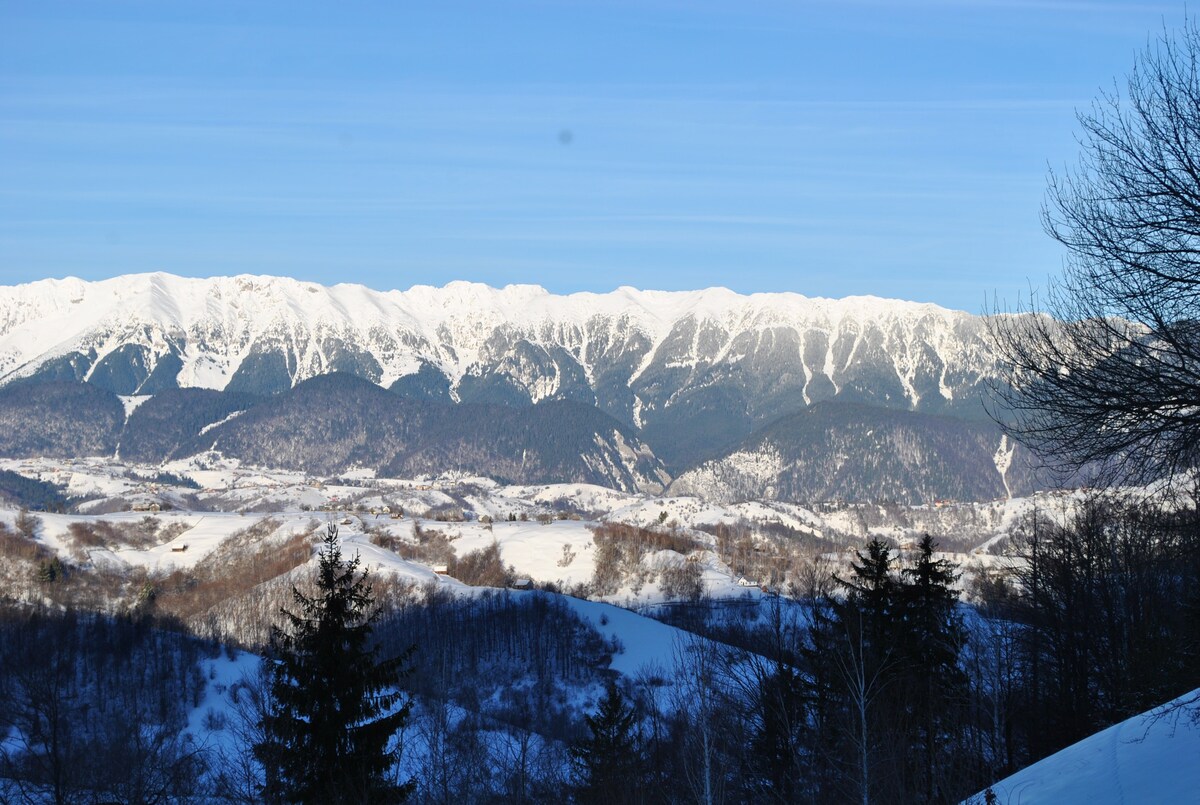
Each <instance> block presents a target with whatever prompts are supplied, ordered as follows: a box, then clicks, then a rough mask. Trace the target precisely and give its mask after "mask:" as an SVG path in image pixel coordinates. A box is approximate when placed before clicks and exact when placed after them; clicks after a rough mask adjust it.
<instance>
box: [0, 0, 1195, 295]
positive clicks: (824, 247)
mask: <svg viewBox="0 0 1200 805" xmlns="http://www.w3.org/2000/svg"><path fill="white" fill-rule="evenodd" d="M1183 14H1184V7H1183V5H1182V4H1163V3H1148V2H1147V3H1118V2H1113V3H1109V2H1074V1H1073V0H1057V1H1051V0H1047V1H1045V2H1042V1H1041V0H992V1H989V0H975V1H973V2H968V0H959V1H956V0H940V1H939V0H927V1H926V2H903V0H892V1H891V2H887V1H885V0H878V1H875V2H872V1H871V0H861V1H857V0H827V1H826V2H806V1H805V0H791V1H790V2H784V1H783V0H778V1H777V2H756V1H755V0H736V1H735V0H730V1H729V2H716V1H715V0H638V1H637V2H634V0H607V1H606V2H588V1H587V0H569V1H568V0H561V2H556V1H552V0H545V1H544V2H499V0H490V1H488V2H485V1H484V0H480V2H474V3H464V2H455V1H454V0H438V2H430V3H426V2H388V3H382V2H381V3H367V2H345V3H305V2H294V1H293V2H253V3H246V2H236V3H223V2H202V3H188V2H169V3H166V2H158V1H157V0H155V1H154V2H118V1H117V0H106V2H86V3H60V2H33V1H32V0H30V1H29V2H11V1H10V0H0V284H12V283H18V282H27V281H30V280H35V279H40V278H43V277H61V276H67V275H75V276H80V277H84V278H88V279H95V278H102V277H109V276H113V275H116V274H122V273H128V272H140V271H158V270H162V271H169V272H172V273H177V274H183V275H190V276H208V275H215V274H235V273H264V274H283V275H289V276H295V277H298V278H302V279H308V280H314V281H317V282H322V283H326V284H328V283H334V282H343V281H345V282H360V283H363V284H366V285H369V286H371V287H375V288H407V287H409V286H410V285H413V284H418V283H424V284H435V285H440V284H443V283H445V282H449V281H451V280H455V279H466V280H473V281H479V282H486V283H489V284H492V285H505V284H508V283H537V284H540V285H544V286H545V287H547V288H549V289H550V290H552V291H555V292H568V291H575V290H594V291H605V290H611V289H613V288H615V287H617V286H620V285H633V286H637V287H642V288H664V289H684V288H696V287H706V286H710V285H724V286H727V287H730V288H733V289H734V290H736V291H740V292H754V291H781V290H788V291H796V292H799V293H803V294H806V295H810V296H846V295H851V294H875V295H879V296H891V297H900V298H907V299H915V300H919V301H931V302H937V303H939V304H943V305H947V306H950V307H956V308H961V309H965V310H969V311H972V312H979V311H981V310H982V309H983V307H984V305H985V299H988V298H990V297H991V295H992V294H993V293H998V294H999V296H1000V297H1001V298H1006V299H1009V300H1012V299H1014V298H1015V296H1016V294H1017V293H1018V292H1022V291H1027V290H1028V289H1029V287H1030V286H1031V285H1032V286H1033V287H1039V286H1041V285H1042V284H1044V282H1045V279H1046V277H1047V276H1048V275H1052V274H1054V273H1056V272H1057V271H1058V269H1059V266H1060V264H1061V252H1060V250H1059V249H1058V247H1057V246H1056V245H1055V244H1053V243H1052V242H1051V241H1050V240H1049V239H1048V238H1047V237H1046V236H1045V234H1044V233H1043V232H1042V230H1041V226H1040V224H1039V220H1038V212H1039V208H1040V205H1041V202H1042V198H1043V195H1044V190H1045V181H1046V171H1047V167H1048V166H1049V165H1054V166H1057V167H1061V166H1062V165H1064V164H1067V163H1070V162H1072V161H1073V160H1074V159H1075V155H1076V153H1077V147H1076V143H1075V140H1074V137H1075V134H1076V132H1077V126H1076V123H1075V110H1076V109H1078V108H1085V107H1087V106H1088V105H1089V104H1090V102H1091V100H1092V98H1094V97H1095V95H1096V94H1097V92H1098V91H1099V90H1100V89H1101V88H1102V87H1111V86H1112V83H1113V81H1114V80H1119V79H1121V77H1122V76H1124V75H1125V73H1126V72H1127V71H1128V70H1129V68H1130V67H1131V66H1132V64H1133V60H1134V58H1135V54H1136V52H1137V51H1138V50H1139V49H1140V48H1143V47H1144V46H1145V45H1146V43H1147V41H1148V39H1149V38H1150V37H1151V36H1154V35H1156V34H1157V33H1159V32H1161V30H1162V27H1163V24H1164V21H1165V23H1166V24H1167V25H1169V26H1176V25H1178V24H1180V23H1181V22H1182V20H1183Z"/></svg>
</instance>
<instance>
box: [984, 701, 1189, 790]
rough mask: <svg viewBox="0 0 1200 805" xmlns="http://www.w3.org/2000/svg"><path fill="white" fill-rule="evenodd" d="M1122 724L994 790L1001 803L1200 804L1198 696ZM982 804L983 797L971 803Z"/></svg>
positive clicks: (1083, 741) (1093, 736)
mask: <svg viewBox="0 0 1200 805" xmlns="http://www.w3.org/2000/svg"><path fill="white" fill-rule="evenodd" d="M1172 704H1174V705H1178V706H1177V707H1172V706H1171V705H1167V706H1164V707H1162V708H1156V709H1154V710H1151V711H1149V712H1147V713H1143V714H1142V715H1139V716H1134V717H1133V718H1130V719H1127V720H1126V721H1122V722H1121V723H1120V724H1116V725H1114V726H1112V727H1109V728H1108V729H1106V730H1102V731H1100V732H1098V733H1096V734H1095V735H1092V736H1091V737H1089V738H1085V739H1083V740H1082V741H1080V742H1079V743H1077V744H1074V745H1072V746H1068V747H1067V748H1066V749H1063V750H1062V751H1061V752H1056V753H1055V754H1053V755H1051V756H1050V757H1048V758H1044V759H1042V760H1041V761H1039V762H1037V763H1034V764H1033V765H1032V766H1028V767H1026V768H1024V769H1022V770H1021V771H1019V772H1017V773H1016V774H1014V775H1012V776H1011V777H1008V778H1006V779H1004V780H1001V781H1000V782H998V783H996V784H995V785H993V786H992V789H991V790H992V791H993V792H994V793H995V794H996V801H997V802H999V803H1014V804H1015V803H1020V805H1039V804H1040V803H1045V805H1073V803H1080V805H1107V803H1113V805H1117V804H1118V803H1129V805H1135V803H1152V802H1153V803H1184V802H1198V801H1200V763H1198V762H1197V761H1198V760H1200V690H1194V691H1192V692H1191V693H1189V694H1187V695H1185V696H1182V697H1180V698H1179V699H1176V700H1175V702H1173V703H1172ZM969 802H972V803H975V802H979V803H982V802H984V795H983V794H980V795H978V796H977V797H975V798H973V799H972V800H969Z"/></svg>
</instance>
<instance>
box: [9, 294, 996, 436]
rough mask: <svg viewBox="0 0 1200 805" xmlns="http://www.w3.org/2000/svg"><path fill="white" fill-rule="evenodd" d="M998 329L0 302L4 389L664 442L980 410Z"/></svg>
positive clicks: (861, 306) (811, 307) (506, 300)
mask: <svg viewBox="0 0 1200 805" xmlns="http://www.w3.org/2000/svg"><path fill="white" fill-rule="evenodd" d="M983 330H984V326H983V323H982V320H981V319H979V318H978V317H974V316H971V315H968V314H966V313H962V312H957V311H951V310H946V309H943V308H940V307H937V306H934V305H928V304H917V303H912V302H901V301H894V300H883V299H877V298H874V297H854V298H847V299H840V300H829V299H810V298H806V297H804V296H800V295H798V294H792V293H776V294H754V295H750V296H743V295H739V294H735V293H733V292H731V291H729V290H726V289H723V288H710V289H707V290H701V291H690V292H660V291H639V290H635V289H632V288H621V289H619V290H617V291H614V292H612V293H607V294H593V293H577V294H571V295H567V296H556V295H553V294H550V293H548V292H546V291H545V290H544V289H542V288H540V287H536V286H529V285H510V286H508V287H506V288H502V289H496V288H490V287H488V286H485V285H478V284H471V283H465V282H453V283H450V284H449V285H447V286H445V287H444V288H433V287H428V286H414V287H413V288H410V289H409V290H407V291H387V292H379V291H374V290H371V289H368V288H365V287H362V286H358V285H335V286H333V287H323V286H320V285H316V284H313V283H308V282H300V281H297V280H293V279H287V278H281V277H257V276H238V277H215V278H210V279H185V278H181V277H176V276H172V275H169V274H140V275H129V276H122V277H116V278H114V279H110V280H105V281H101V282H84V281H82V280H78V279H73V278H71V279H64V280H43V281H39V282H34V283H30V284H27V285H19V286H12V287H0V382H6V381H10V380H12V379H14V378H18V377H24V376H29V375H34V374H37V375H40V376H42V377H49V378H58V379H71V380H84V379H86V380H89V381H91V382H93V383H95V384H97V385H100V386H102V387H105V388H108V389H110V390H112V391H114V392H116V393H118V394H122V395H135V394H140V395H145V394H150V393H154V392H157V391H159V390H161V389H164V388H172V387H175V386H185V387H187V386H196V387H205V388H214V389H230V390H238V391H252V392H260V393H261V392H268V393H269V392H275V391H279V390H282V389H284V388H288V387H291V386H293V385H295V384H297V383H299V382H300V381H302V380H304V379H306V378H309V377H312V376H315V375H319V374H324V373H328V372H332V371H346V372H351V373H354V374H357V375H360V376H362V377H365V378H368V379H370V380H371V381H373V382H375V383H378V384H380V385H383V386H388V387H390V386H392V385H393V384H396V383H399V388H400V389H401V390H403V391H405V392H407V393H412V394H417V395H423V396H432V397H438V396H446V397H447V398H454V399H460V400H463V401H491V402H524V403H528V402H537V401H539V400H542V399H549V398H565V399H574V400H579V401H582V402H588V403H592V404H596V405H598V406H599V407H600V408H601V409H603V410H605V411H606V412H608V413H610V414H612V415H613V416H615V417H617V418H618V419H619V420H621V421H623V422H626V423H627V424H630V425H634V426H636V427H639V428H640V427H643V426H647V427H650V428H652V429H653V428H655V427H657V428H659V429H660V430H666V431H673V430H675V429H677V425H678V424H679V423H678V420H679V419H680V418H681V417H683V418H688V417H691V418H692V419H694V418H695V417H702V416H703V415H704V414H705V413H713V412H717V413H718V414H720V415H725V414H728V415H729V416H732V417H734V419H733V420H731V421H733V422H737V423H738V424H739V427H742V435H744V433H745V432H748V429H747V428H748V427H749V426H752V425H753V424H754V423H756V422H763V421H765V420H766V419H769V418H773V417H774V416H776V415H778V414H779V413H783V412H787V411H791V410H796V409H797V408H801V407H803V406H804V405H807V404H809V403H811V402H814V401H817V400H822V399H829V398H833V397H837V398H840V399H848V400H857V401H866V402H873V403H875V404H880V405H886V406H890V407H900V408H916V409H920V410H927V411H938V412H941V411H951V410H955V411H957V410H962V411H973V410H974V409H975V408H976V407H977V401H976V399H975V398H976V393H977V390H978V387H979V384H980V382H981V380H982V379H983V377H984V376H985V375H986V374H987V373H988V372H989V371H990V369H989V367H990V366H991V358H990V356H989V354H988V350H987V347H986V342H985V340H984V338H983ZM693 424H694V423H693ZM692 430H695V428H693V429H692ZM718 430H720V429H718ZM696 438H701V439H703V438H707V436H706V435H705V434H700V435H699V436H697V437H696ZM685 448H686V445H683V446H682V447H681V449H685ZM668 458H671V457H668Z"/></svg>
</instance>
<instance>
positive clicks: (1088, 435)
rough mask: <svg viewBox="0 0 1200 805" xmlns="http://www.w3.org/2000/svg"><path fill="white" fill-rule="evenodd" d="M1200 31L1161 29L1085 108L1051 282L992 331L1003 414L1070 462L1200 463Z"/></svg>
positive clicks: (1066, 174) (1053, 180) (1054, 230)
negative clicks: (1061, 266)
mask: <svg viewBox="0 0 1200 805" xmlns="http://www.w3.org/2000/svg"><path fill="white" fill-rule="evenodd" d="M1198 60H1200V29H1198V28H1197V25H1196V24H1195V23H1193V22H1190V21H1189V22H1187V23H1186V24H1185V26H1184V27H1183V28H1182V29H1181V30H1180V31H1178V32H1170V31H1164V33H1163V35H1162V36H1161V37H1160V38H1159V39H1158V41H1157V42H1155V43H1153V44H1151V45H1150V46H1148V47H1147V49H1146V50H1145V51H1144V52H1143V53H1142V54H1141V55H1140V56H1139V58H1138V60H1137V63H1136V65H1135V67H1134V68H1133V70H1132V71H1131V72H1130V74H1129V77H1128V79H1127V82H1126V85H1125V87H1124V90H1123V91H1122V90H1121V89H1120V88H1119V87H1114V88H1113V90H1111V91H1109V92H1104V93H1102V94H1101V95H1100V96H1099V98H1098V99H1097V100H1096V101H1095V102H1094V103H1093V105H1092V106H1091V108H1090V109H1088V110H1084V111H1081V112H1080V113H1079V116H1078V117H1079V123H1080V125H1081V127H1082V133H1081V135H1080V137H1079V141H1080V145H1081V149H1082V153H1081V157H1080V161H1079V164H1078V165H1077V166H1076V167H1075V168H1073V169H1068V170H1065V171H1063V172H1061V173H1056V172H1052V173H1051V175H1050V180H1049V190H1048V193H1047V201H1046V205H1045V207H1044V210H1043V222H1044V225H1045V228H1046V230H1047V232H1048V233H1049V234H1050V235H1051V236H1052V237H1053V238H1054V239H1055V240H1057V241H1058V242H1059V243H1061V244H1062V245H1063V246H1065V247H1066V250H1067V257H1066V261H1065V270H1064V273H1063V276H1062V277H1061V279H1059V280H1056V281H1053V282H1052V283H1051V284H1050V285H1049V287H1048V289H1047V290H1046V291H1045V293H1043V294H1041V295H1038V294H1036V293H1035V294H1033V295H1032V296H1031V298H1030V299H1029V300H1028V303H1027V304H1022V303H1018V305H1017V312H1018V313H1026V314H1031V315H1015V316H1013V315H1001V313H1002V312H1001V311H997V314H998V315H995V316H993V317H992V318H991V319H990V329H991V334H992V336H993V338H994V341H995V343H996V345H997V347H998V352H999V357H1000V359H1001V364H1002V371H1001V376H1000V378H999V380H998V381H997V382H996V383H995V389H994V390H995V391H996V392H997V395H998V398H999V400H1000V406H999V408H998V409H997V410H995V411H993V414H994V415H995V416H996V418H997V419H998V420H999V421H1000V422H1001V424H1002V425H1003V426H1004V427H1006V428H1007V430H1008V432H1009V433H1010V434H1011V435H1014V436H1016V437H1017V438H1019V439H1021V440H1022V441H1024V442H1026V443H1028V444H1031V445H1032V446H1034V447H1035V448H1037V449H1038V451H1039V452H1040V453H1041V454H1042V455H1043V456H1046V457H1047V458H1048V460H1049V461H1050V463H1052V464H1055V465H1058V466H1059V467H1060V468H1062V469H1066V470H1070V471H1078V470H1080V469H1082V468H1085V467H1088V466H1091V467H1096V466H1098V465H1103V466H1104V469H1105V475H1106V476H1107V479H1109V480H1125V481H1138V480H1146V479H1148V478H1151V477H1157V476H1161V475H1164V474H1168V473H1172V472H1175V471H1179V470H1184V469H1188V468H1194V467H1196V466H1200V70H1198Z"/></svg>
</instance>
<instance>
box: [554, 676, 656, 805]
mask: <svg viewBox="0 0 1200 805" xmlns="http://www.w3.org/2000/svg"><path fill="white" fill-rule="evenodd" d="M584 720H585V721H586V722H587V726H588V729H589V730H590V731H591V733H592V734H591V737H590V738H587V739H585V740H583V741H581V742H580V743H579V744H577V745H576V746H575V747H573V748H572V750H571V756H572V758H573V759H574V761H575V764H576V767H577V769H578V772H579V777H580V784H579V788H578V789H577V793H578V801H579V802H584V803H593V802H594V803H606V804H611V805H620V804H621V803H634V802H639V801H641V798H642V797H641V782H642V780H641V766H642V763H641V753H640V747H639V746H638V743H639V742H638V735H637V731H636V729H635V726H636V723H637V715H636V713H635V712H634V710H633V708H632V707H630V706H629V705H627V704H626V703H625V698H624V697H623V696H622V695H621V691H620V690H619V689H618V688H617V686H616V683H614V682H611V681H610V682H609V683H608V689H607V690H606V691H605V693H604V697H603V698H602V699H600V704H599V707H598V709H597V711H596V713H595V715H589V716H585V717H584Z"/></svg>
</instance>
